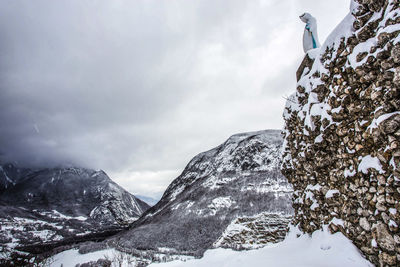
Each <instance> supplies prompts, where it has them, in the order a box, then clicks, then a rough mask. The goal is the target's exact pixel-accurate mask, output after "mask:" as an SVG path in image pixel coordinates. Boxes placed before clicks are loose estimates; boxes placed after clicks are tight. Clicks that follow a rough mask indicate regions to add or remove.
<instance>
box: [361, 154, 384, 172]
mask: <svg viewBox="0 0 400 267" xmlns="http://www.w3.org/2000/svg"><path fill="white" fill-rule="evenodd" d="M368 169H375V170H377V171H378V172H379V173H380V174H383V173H385V172H384V171H383V170H382V165H381V162H380V161H379V159H378V158H376V157H372V156H371V155H367V156H365V157H363V158H362V159H361V162H360V164H359V165H358V172H363V173H364V174H367V173H368Z"/></svg>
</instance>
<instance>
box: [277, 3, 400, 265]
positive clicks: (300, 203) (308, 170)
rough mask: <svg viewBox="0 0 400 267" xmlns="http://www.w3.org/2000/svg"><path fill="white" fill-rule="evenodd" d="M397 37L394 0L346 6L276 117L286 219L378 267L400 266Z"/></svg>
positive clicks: (399, 21)
mask: <svg viewBox="0 0 400 267" xmlns="http://www.w3.org/2000/svg"><path fill="white" fill-rule="evenodd" d="M399 33H400V4H399V0H386V1H385V0H353V1H352V4H351V12H350V14H349V15H348V16H347V17H346V18H345V19H344V20H343V22H342V23H340V24H339V26H338V27H337V28H336V30H335V31H334V32H333V33H332V34H331V35H330V36H329V37H328V39H327V41H326V42H325V44H324V45H323V46H322V47H321V49H320V50H319V51H318V50H312V51H310V54H312V56H310V58H314V57H315V60H314V63H313V64H312V67H311V68H309V67H307V68H306V69H299V71H298V72H297V73H300V74H302V75H301V76H300V77H298V78H299V81H298V85H297V90H296V93H295V94H293V95H292V96H290V97H289V99H288V101H287V105H286V108H285V113H284V118H285V131H284V132H285V145H284V155H283V164H282V172H283V174H284V175H285V176H286V177H287V178H288V180H289V181H290V182H291V183H292V184H293V186H294V190H295V193H294V204H293V206H294V209H295V217H294V223H295V224H296V225H298V226H299V227H300V229H301V230H302V231H304V232H308V233H311V232H313V231H315V230H317V229H320V228H321V227H322V225H329V229H330V230H331V231H332V232H337V231H341V232H342V233H343V234H344V235H346V236H347V237H348V238H349V239H351V240H352V241H353V242H354V244H355V245H356V246H357V247H358V248H359V249H360V250H361V251H362V253H363V254H364V255H365V256H366V258H367V259H369V260H370V261H371V262H373V263H374V264H376V265H378V266H400V231H399V225H400V167H399V164H400V35H399ZM304 65H307V64H303V65H302V66H303V68H304Z"/></svg>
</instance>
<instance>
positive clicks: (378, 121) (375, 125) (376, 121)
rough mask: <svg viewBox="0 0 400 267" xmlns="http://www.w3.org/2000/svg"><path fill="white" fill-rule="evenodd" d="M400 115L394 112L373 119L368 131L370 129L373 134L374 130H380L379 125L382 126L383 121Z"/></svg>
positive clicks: (399, 112)
mask: <svg viewBox="0 0 400 267" xmlns="http://www.w3.org/2000/svg"><path fill="white" fill-rule="evenodd" d="M397 114H400V111H396V112H392V113H387V114H383V115H381V116H379V117H378V118H376V119H373V120H372V122H371V124H370V125H369V126H368V128H367V129H369V131H370V132H372V129H375V128H378V126H379V124H381V123H382V122H383V121H385V120H387V119H389V118H390V117H392V116H393V115H397Z"/></svg>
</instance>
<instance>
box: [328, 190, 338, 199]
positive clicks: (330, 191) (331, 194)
mask: <svg viewBox="0 0 400 267" xmlns="http://www.w3.org/2000/svg"><path fill="white" fill-rule="evenodd" d="M334 194H340V192H339V190H337V189H331V190H329V191H328V192H326V194H325V198H331V197H333V195H334Z"/></svg>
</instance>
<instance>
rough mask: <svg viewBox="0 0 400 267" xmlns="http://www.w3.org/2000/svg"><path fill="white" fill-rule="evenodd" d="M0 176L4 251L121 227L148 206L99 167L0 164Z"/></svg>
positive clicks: (0, 239) (0, 237) (0, 240)
mask: <svg viewBox="0 0 400 267" xmlns="http://www.w3.org/2000/svg"><path fill="white" fill-rule="evenodd" d="M0 179H1V180H0V181H1V182H2V183H1V185H2V187H1V188H0V222H1V227H0V247H1V249H2V250H3V251H6V250H8V251H9V250H10V249H12V248H13V247H16V246H27V245H35V244H42V243H44V242H59V241H62V240H65V239H74V238H76V237H80V236H85V235H87V234H91V233H96V232H101V231H106V230H110V229H114V230H115V229H121V228H122V227H125V226H127V225H129V224H130V223H132V222H133V221H134V220H136V219H138V218H139V216H140V215H141V214H142V213H143V212H144V211H146V210H147V209H148V208H149V207H150V206H149V205H147V204H146V203H145V202H143V201H141V200H139V199H137V198H136V197H135V196H133V195H131V194H130V193H128V192H127V191H125V190H124V189H123V188H122V187H120V186H118V185H117V184H116V183H114V182H113V181H112V180H111V179H110V178H109V177H108V176H107V174H106V173H105V172H103V171H94V170H90V169H84V168H52V169H39V170H33V169H20V168H17V167H15V166H14V165H12V164H5V165H2V166H1V167H0ZM0 252H1V251H0Z"/></svg>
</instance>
